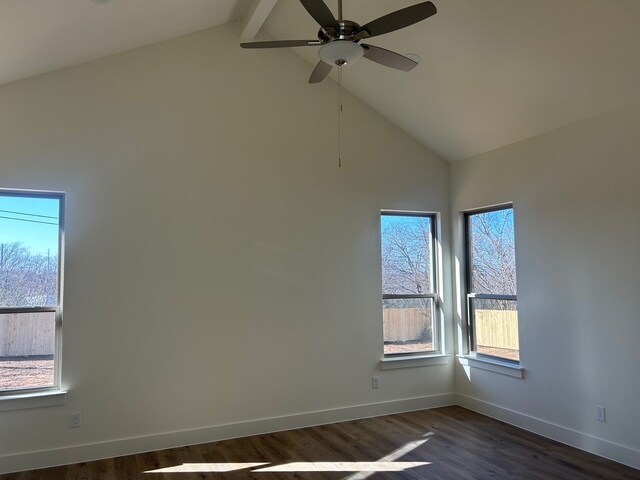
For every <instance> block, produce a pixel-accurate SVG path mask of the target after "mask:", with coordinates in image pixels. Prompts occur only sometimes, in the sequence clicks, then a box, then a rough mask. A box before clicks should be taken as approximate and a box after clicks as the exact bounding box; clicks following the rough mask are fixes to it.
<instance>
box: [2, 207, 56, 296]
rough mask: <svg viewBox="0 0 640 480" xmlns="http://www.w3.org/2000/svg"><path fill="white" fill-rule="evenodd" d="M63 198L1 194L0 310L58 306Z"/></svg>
mask: <svg viewBox="0 0 640 480" xmlns="http://www.w3.org/2000/svg"><path fill="white" fill-rule="evenodd" d="M59 222H60V199H58V198H43V197H38V198H36V197H27V196H19V195H4V194H3V195H0V307H36V306H49V305H57V304H58V256H59V250H60V241H59Z"/></svg>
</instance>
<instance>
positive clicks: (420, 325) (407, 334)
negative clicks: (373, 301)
mask: <svg viewBox="0 0 640 480" xmlns="http://www.w3.org/2000/svg"><path fill="white" fill-rule="evenodd" d="M382 322H383V325H384V341H385V342H403V341H408V340H423V341H431V336H432V334H431V311H429V310H427V311H424V310H420V309H417V308H384V309H383V310H382Z"/></svg>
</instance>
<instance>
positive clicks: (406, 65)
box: [360, 43, 418, 72]
mask: <svg viewBox="0 0 640 480" xmlns="http://www.w3.org/2000/svg"><path fill="white" fill-rule="evenodd" d="M360 45H362V46H363V47H364V50H365V51H364V57H365V58H366V59H368V60H371V61H372V62H376V63H379V64H380V65H384V66H385V67H391V68H395V69H396V70H402V71H404V72H408V71H409V70H412V69H414V68H415V67H416V65H418V62H414V61H413V60H411V59H410V58H409V57H405V56H404V55H400V54H399V53H396V52H392V51H391V50H387V49H386V48H380V47H376V46H374V45H367V44H365V43H361V44H360Z"/></svg>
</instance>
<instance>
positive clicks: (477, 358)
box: [458, 202, 524, 378]
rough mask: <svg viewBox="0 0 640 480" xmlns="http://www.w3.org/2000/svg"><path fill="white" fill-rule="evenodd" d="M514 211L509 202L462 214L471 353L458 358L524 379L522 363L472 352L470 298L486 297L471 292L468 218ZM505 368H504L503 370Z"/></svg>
mask: <svg viewBox="0 0 640 480" xmlns="http://www.w3.org/2000/svg"><path fill="white" fill-rule="evenodd" d="M509 208H510V209H512V210H513V211H514V215H515V207H514V204H513V202H507V203H499V204H495V205H490V206H487V207H482V208H474V209H471V210H465V211H462V212H460V217H461V221H462V230H461V232H462V242H463V245H465V248H464V255H463V256H464V259H465V260H464V262H465V265H464V290H462V291H461V297H463V298H464V304H465V308H464V318H465V325H464V330H465V345H464V348H465V349H466V351H468V352H469V353H467V354H465V355H459V356H458V358H459V359H460V363H461V364H462V365H463V366H470V367H475V368H480V369H482V370H487V371H492V372H495V373H501V374H503V375H508V376H512V377H517V378H523V377H524V369H523V368H522V367H521V364H520V361H515V362H510V361H508V360H502V359H500V358H498V357H489V356H485V355H482V354H479V353H478V352H476V351H475V350H472V347H473V343H474V341H473V339H472V338H471V336H472V333H471V332H474V333H473V335H475V325H473V326H472V325H471V322H472V319H471V316H470V312H469V299H470V298H474V297H480V296H484V295H479V294H477V293H470V292H469V288H470V285H469V282H470V281H469V277H468V276H469V267H470V265H469V261H470V254H469V247H470V246H469V243H468V242H469V239H468V235H469V231H468V229H469V223H468V218H469V217H470V216H471V215H476V214H479V213H486V212H493V211H498V210H503V209H509ZM514 229H515V225H514ZM487 296H491V297H505V298H507V297H508V299H512V300H517V295H493V294H491V295H487ZM519 335H520V332H519V329H518V336H519ZM463 359H466V361H467V362H466V363H462V360H463ZM503 367H504V368H503ZM514 370H520V373H519V374H518V373H515V374H514V373H513V371H514Z"/></svg>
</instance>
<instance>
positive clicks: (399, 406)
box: [0, 393, 455, 474]
mask: <svg viewBox="0 0 640 480" xmlns="http://www.w3.org/2000/svg"><path fill="white" fill-rule="evenodd" d="M454 398H455V395H454V394H453V393H449V394H441V395H430V396H426V397H417V398H407V399H401V400H392V401H387V402H380V403H370V404H365V405H355V406H349V407H343V408H334V409H329V410H320V411H315V412H307V413H300V414H294V415H286V416H281V417H272V418H262V419H258V420H249V421H245V422H238V423H230V424H224V425H214V426H209V427H203V428H197V429H191V430H181V431H175V432H166V433H161V434H157V435H148V436H141V437H131V438H119V439H112V440H106V441H103V442H96V443H91V444H85V445H71V446H66V447H62V448H56V449H51V450H40V451H33V452H24V453H17V454H11V455H4V456H0V474H1V473H10V472H18V471H23V470H35V469H38V468H45V467H51V466H57V465H68V464H72V463H79V462H88V461H92V460H99V459H103V458H111V457H119V456H122V455H131V454H136V453H142V452H149V451H155V450H163V449H166V448H174V447H181V446H185V445H196V444H200V443H208V442H215V441H219V440H225V439H230V438H238V437H246V436H250V435H260V434H264V433H272V432H278V431H282V430H292V429H296V428H303V427H310V426H314V425H324V424H328V423H336V422H344V421H348V420H356V419H360V418H368V417H377V416H380V415H389V414H393V413H401V412H410V411H414V410H423V409H427V408H436V407H444V406H448V405H453V404H454V403H455V402H454Z"/></svg>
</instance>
